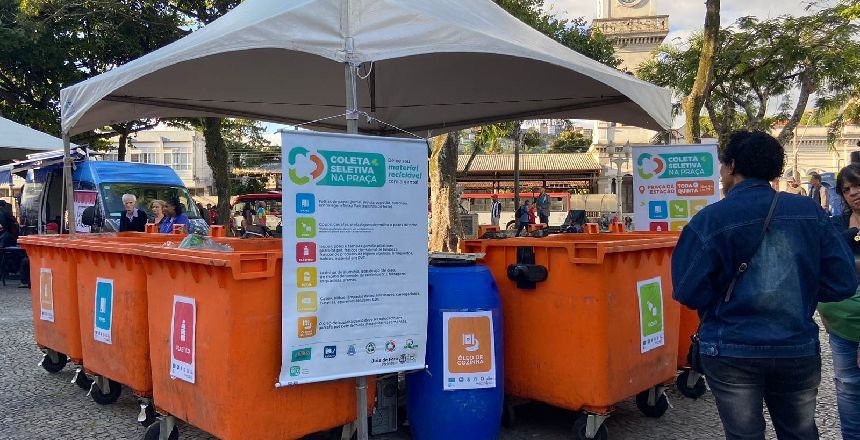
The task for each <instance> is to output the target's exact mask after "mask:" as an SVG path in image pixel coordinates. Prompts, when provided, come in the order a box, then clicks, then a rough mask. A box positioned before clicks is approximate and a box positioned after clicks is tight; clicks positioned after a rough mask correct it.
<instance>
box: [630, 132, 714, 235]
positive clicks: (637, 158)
mask: <svg viewBox="0 0 860 440" xmlns="http://www.w3.org/2000/svg"><path fill="white" fill-rule="evenodd" d="M633 165H634V172H633V206H634V210H633V211H634V219H633V220H634V224H635V227H636V230H637V231H651V232H669V231H673V232H677V231H681V230H682V229H684V227H685V226H687V224H688V223H689V222H690V219H692V218H693V216H695V215H696V214H698V213H699V211H701V210H702V209H704V208H705V207H706V206H708V205H710V204H711V203H714V202H716V201H718V200H720V173H719V165H720V161H719V156H718V154H717V146H716V145H706V144H703V145H666V146H650V145H649V146H641V147H634V148H633Z"/></svg>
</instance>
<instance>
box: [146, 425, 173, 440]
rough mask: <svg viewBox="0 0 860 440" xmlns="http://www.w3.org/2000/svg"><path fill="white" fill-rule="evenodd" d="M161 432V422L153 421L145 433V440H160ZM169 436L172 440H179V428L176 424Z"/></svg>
mask: <svg viewBox="0 0 860 440" xmlns="http://www.w3.org/2000/svg"><path fill="white" fill-rule="evenodd" d="M159 434H161V423H153V424H151V425H149V428H146V432H144V433H143V440H158V435H159ZM167 438H168V439H170V440H179V428H177V427H176V425H174V426H173V430H172V431H170V436H169V437H167Z"/></svg>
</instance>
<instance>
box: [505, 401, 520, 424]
mask: <svg viewBox="0 0 860 440" xmlns="http://www.w3.org/2000/svg"><path fill="white" fill-rule="evenodd" d="M516 423H517V418H516V410H515V409H514V404H513V403H510V402H505V403H504V406H503V407H502V426H504V427H505V428H508V429H513V427H514V425H516Z"/></svg>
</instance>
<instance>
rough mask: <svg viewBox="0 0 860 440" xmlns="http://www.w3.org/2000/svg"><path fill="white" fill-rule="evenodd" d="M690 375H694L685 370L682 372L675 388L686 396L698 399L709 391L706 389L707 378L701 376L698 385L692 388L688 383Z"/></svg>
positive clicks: (676, 380) (697, 381)
mask: <svg viewBox="0 0 860 440" xmlns="http://www.w3.org/2000/svg"><path fill="white" fill-rule="evenodd" d="M690 374H692V373H691V371H690V370H684V371H683V372H681V374H679V375H678V377H677V378H676V379H675V386H676V387H677V388H678V391H680V392H681V394H683V395H684V396H686V397H689V398H691V399H698V398H699V397H702V396H703V395H704V394H705V392H706V391H707V390H708V389H707V387H705V376H702V375H699V379H698V380H696V384H695V385H693V386H692V387H690V386H688V385H687V382H688V380H689V379H690Z"/></svg>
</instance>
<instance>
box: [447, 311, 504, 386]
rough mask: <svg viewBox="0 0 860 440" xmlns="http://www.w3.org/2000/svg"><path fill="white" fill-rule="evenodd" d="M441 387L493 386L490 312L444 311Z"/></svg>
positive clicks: (493, 363) (494, 377) (491, 314)
mask: <svg viewBox="0 0 860 440" xmlns="http://www.w3.org/2000/svg"><path fill="white" fill-rule="evenodd" d="M442 319H443V324H444V326H443V329H444V330H443V331H444V334H443V336H442V341H443V344H444V348H443V353H445V356H444V363H445V365H444V369H445V374H444V385H443V387H444V389H445V390H448V391H454V390H467V389H476V388H494V387H495V386H496V359H495V357H494V355H493V354H494V348H495V340H494V339H493V313H492V312H491V311H477V312H443V318H442Z"/></svg>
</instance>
